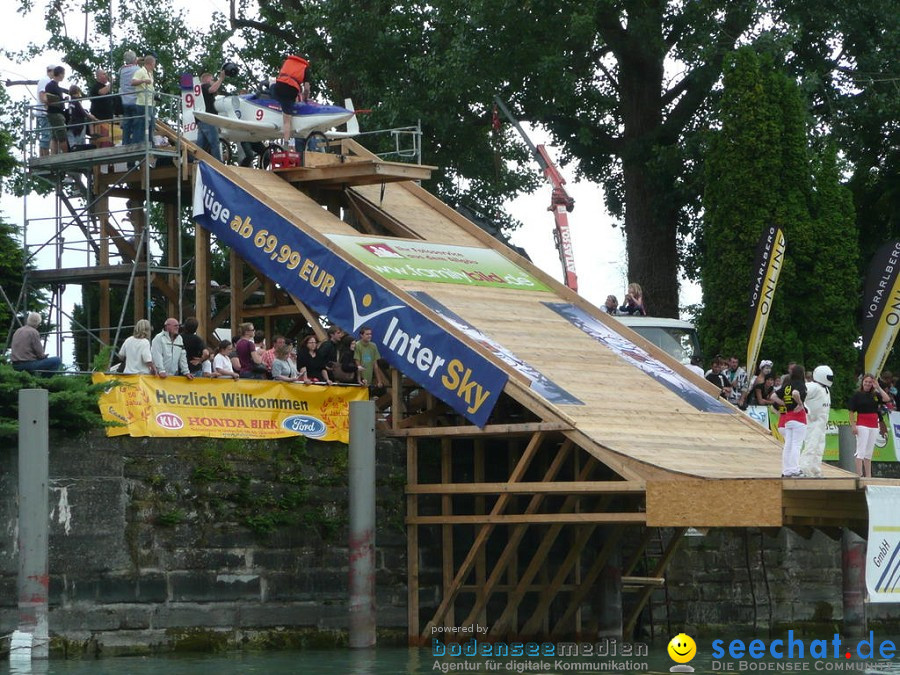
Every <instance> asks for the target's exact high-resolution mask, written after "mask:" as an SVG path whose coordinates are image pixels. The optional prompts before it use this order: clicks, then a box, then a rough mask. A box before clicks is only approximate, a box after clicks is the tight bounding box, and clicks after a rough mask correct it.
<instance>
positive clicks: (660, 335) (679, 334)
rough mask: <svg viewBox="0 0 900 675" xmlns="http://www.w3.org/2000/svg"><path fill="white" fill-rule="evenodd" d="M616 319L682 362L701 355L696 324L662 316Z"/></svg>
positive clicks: (619, 317)
mask: <svg viewBox="0 0 900 675" xmlns="http://www.w3.org/2000/svg"><path fill="white" fill-rule="evenodd" d="M615 318H616V319H618V320H619V321H621V322H622V323H623V324H625V325H626V326H628V327H629V328H630V329H631V330H633V331H634V332H635V333H638V334H640V336H641V337H643V338H644V339H645V340H647V341H648V342H652V343H653V344H655V345H656V346H657V347H659V348H660V349H662V350H663V351H664V352H666V353H667V354H670V355H671V356H672V357H674V358H675V359H676V360H677V361H679V362H680V363H690V362H691V357H692V356H694V355H695V354H696V355H698V356H699V355H700V339H699V338H698V337H697V329H696V328H694V324H692V323H691V322H689V321H682V320H681V319H666V318H663V317H660V316H628V315H627V314H626V315H616V316H615Z"/></svg>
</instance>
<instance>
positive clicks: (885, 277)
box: [862, 241, 900, 375]
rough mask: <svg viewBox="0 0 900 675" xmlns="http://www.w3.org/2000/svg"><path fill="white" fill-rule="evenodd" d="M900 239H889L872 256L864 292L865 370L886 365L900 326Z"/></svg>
mask: <svg viewBox="0 0 900 675" xmlns="http://www.w3.org/2000/svg"><path fill="white" fill-rule="evenodd" d="M898 272H900V241H889V242H888V243H887V244H885V245H884V246H882V247H881V248H879V249H878V250H877V251H876V252H875V255H874V256H873V257H872V263H871V264H870V265H869V274H868V275H867V276H866V291H865V295H864V296H863V320H862V334H863V343H862V349H863V366H864V368H865V370H864V372H866V373H872V374H873V375H878V374H879V373H881V369H882V368H884V362H885V361H886V360H887V357H888V354H889V353H890V351H891V347H893V346H894V340H895V339H896V338H897V330H898V328H900V275H898Z"/></svg>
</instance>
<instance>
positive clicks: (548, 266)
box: [0, 0, 701, 360]
mask: <svg viewBox="0 0 900 675" xmlns="http://www.w3.org/2000/svg"><path fill="white" fill-rule="evenodd" d="M8 1H9V2H13V1H14V0H8ZM184 4H185V7H186V9H188V10H189V13H192V15H194V16H197V17H198V20H202V17H204V16H206V15H208V13H209V12H211V11H212V10H213V9H217V10H219V11H221V12H224V13H227V10H228V5H227V0H202V2H199V3H196V2H195V3H188V2H185V3H184ZM36 5H37V7H38V8H39V9H40V8H41V7H42V6H43V3H42V2H40V1H39V2H38V3H36ZM73 30H74V31H75V32H80V31H83V24H81V25H79V26H78V27H75V26H73ZM44 36H45V32H44V27H43V20H42V18H41V15H40V11H37V12H32V13H31V14H29V15H28V16H24V17H23V16H21V15H20V14H18V13H16V14H11V13H9V12H7V13H5V14H4V17H3V22H2V23H0V45H2V46H3V47H5V48H7V49H10V50H16V49H21V48H24V47H25V46H26V44H27V43H28V42H41V41H43V40H44V39H45V38H44ZM60 56H61V55H60V54H54V53H45V54H42V55H41V56H40V57H39V58H38V59H35V60H33V61H31V62H28V63H13V62H11V61H9V60H7V59H5V58H4V57H3V56H0V79H2V80H4V81H5V80H7V79H11V80H22V79H38V78H39V77H41V76H42V75H43V73H44V69H45V67H46V66H47V64H49V63H57V62H60ZM67 83H68V82H67ZM81 84H83V83H81ZM8 93H9V95H10V96H11V97H12V98H13V99H14V100H18V99H21V98H27V99H28V100H30V101H32V102H34V101H33V97H34V94H35V92H34V87H33V86H32V87H22V86H17V87H12V88H10V89H9V90H8ZM323 102H324V101H323ZM410 123H414V120H410ZM362 125H363V130H364V131H370V129H365V127H364V125H365V120H364V119H363V120H362ZM524 126H525V128H526V131H527V132H528V133H529V135H530V136H531V138H532V141H533V142H535V143H536V144H537V143H548V137H547V135H546V133H544V132H543V131H542V130H541V129H535V128H533V127H530V126H528V125H524ZM422 143H423V147H427V145H428V143H429V139H428V138H423V139H422ZM548 150H549V152H550V155H551V157H553V158H554V159H556V158H557V157H558V155H559V149H558V148H554V147H553V146H550V145H548ZM561 172H562V174H563V176H564V177H568V180H569V182H568V183H567V185H566V188H567V190H568V191H569V193H570V195H572V196H573V197H574V199H575V209H574V210H573V211H572V213H570V214H569V226H570V228H571V235H572V243H573V250H574V253H575V268H576V273H577V276H578V284H579V294H580V295H582V296H583V297H584V298H585V299H587V300H588V301H590V302H591V303H593V304H595V305H599V304H602V303H603V301H604V300H605V299H606V296H607V295H609V294H610V293H612V294H613V295H616V296H617V297H618V298H619V300H620V301H621V300H622V299H623V297H624V295H625V287H626V286H627V284H628V281H629V279H628V278H627V262H626V253H625V240H624V237H623V236H622V231H621V229H619V228H617V227H615V226H614V220H613V219H612V218H611V217H610V216H609V214H608V213H607V212H606V209H605V207H604V204H603V191H602V189H601V187H600V186H599V185H597V184H593V183H588V182H579V181H574V179H573V177H574V174H575V166H574V165H569V166H566V167H563V168H561ZM550 192H551V187H550V185H549V184H545V185H541V186H539V187H538V188H537V189H536V190H535V192H533V193H532V194H529V195H522V196H520V197H518V198H516V199H514V200H511V201H510V202H509V203H508V208H509V211H510V213H511V214H512V215H513V216H514V217H515V218H517V219H518V220H520V221H521V222H522V223H523V225H522V227H521V228H519V229H518V230H516V231H515V232H514V233H513V234H512V236H511V240H512V242H513V243H514V244H516V245H518V246H521V247H523V248H524V249H525V250H526V251H527V252H528V254H529V256H530V257H531V260H532V262H533V263H534V264H535V265H537V266H538V267H539V268H541V269H542V270H543V271H544V272H546V273H547V274H549V275H551V276H553V277H554V278H555V279H557V280H559V281H562V280H563V274H562V266H561V263H560V261H559V255H558V253H557V251H556V248H555V247H554V244H553V230H554V221H553V214H552V213H551V212H549V211H548V210H547V207H548V206H549V204H550ZM0 211H2V213H3V215H4V217H5V218H6V219H8V220H9V221H11V222H13V223H15V224H18V225H21V223H22V222H23V203H22V200H21V199H17V198H14V197H12V196H10V195H6V194H3V195H0ZM52 215H53V200H52V199H50V198H47V199H45V200H42V199H41V198H38V197H32V198H29V200H28V216H29V219H32V218H36V217H40V216H52ZM48 228H49V226H48V225H47V224H45V223H38V222H35V221H33V220H30V224H29V235H28V236H29V241H30V242H31V243H33V242H35V241H39V240H40V241H44V240H46V239H47V237H48V236H49V234H48V232H52V230H49V229H48ZM83 257H84V256H83V254H82V255H81V256H80V257H79V258H78V259H77V260H75V261H73V262H71V263H68V265H69V266H77V265H83V264H85V263H84V262H83ZM38 264H39V266H41V267H44V266H52V255H51V252H50V251H47V252H46V254H44V255H41V256H39V257H38ZM700 298H701V294H700V289H699V286H697V285H696V284H691V283H688V282H686V281H684V280H682V284H681V298H680V301H681V305H682V306H684V305H689V304H695V303H699V302H700ZM79 300H80V293H79V292H78V291H77V287H71V288H70V289H69V290H67V292H66V295H65V300H64V307H65V308H66V311H70V310H71V306H72V304H74V303H75V302H78V301H79ZM65 351H67V350H65V349H64V352H65ZM63 356H64V360H65V356H66V354H65V353H64V354H63Z"/></svg>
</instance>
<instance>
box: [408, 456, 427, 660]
mask: <svg viewBox="0 0 900 675" xmlns="http://www.w3.org/2000/svg"><path fill="white" fill-rule="evenodd" d="M418 442H419V441H418V439H417V438H407V439H406V484H407V485H416V484H417V483H418V482H419V468H418V467H419V464H418V461H419V453H418ZM418 513H419V498H418V496H416V495H414V494H410V495H407V496H406V517H407V520H409V519H410V518H416V517H417V516H418ZM406 566H407V570H406V589H407V591H406V592H407V602H406V620H407V629H406V630H407V635H408V637H409V643H410V645H417V644H419V642H420V638H419V526H418V525H416V524H415V523H407V526H406ZM424 639H425V638H423V641H424Z"/></svg>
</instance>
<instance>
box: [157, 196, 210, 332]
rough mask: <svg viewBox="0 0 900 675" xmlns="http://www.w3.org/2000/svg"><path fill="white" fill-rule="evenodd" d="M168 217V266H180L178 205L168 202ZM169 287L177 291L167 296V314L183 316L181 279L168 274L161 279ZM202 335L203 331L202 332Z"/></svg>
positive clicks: (166, 214) (181, 317) (166, 208)
mask: <svg viewBox="0 0 900 675" xmlns="http://www.w3.org/2000/svg"><path fill="white" fill-rule="evenodd" d="M163 211H164V213H165V218H166V257H167V258H168V261H169V264H168V265H167V266H168V267H173V268H176V269H178V268H180V267H181V256H180V255H179V254H178V250H179V246H178V238H179V237H180V236H181V228H180V227H179V223H178V216H179V213H178V205H177V204H174V203H169V202H167V203H166V205H165V207H164V209H163ZM161 281H162V282H163V283H165V284H166V285H167V286H168V287H169V288H174V289H175V291H176V293H172V294H170V295H167V296H166V316H177V317H179V319H183V318H184V317H183V316H181V294H180V293H178V292H177V291H178V289H180V288H181V279H180V278H179V277H177V276H171V275H167V276H166V277H163V278H162V279H161ZM201 335H202V333H201Z"/></svg>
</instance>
